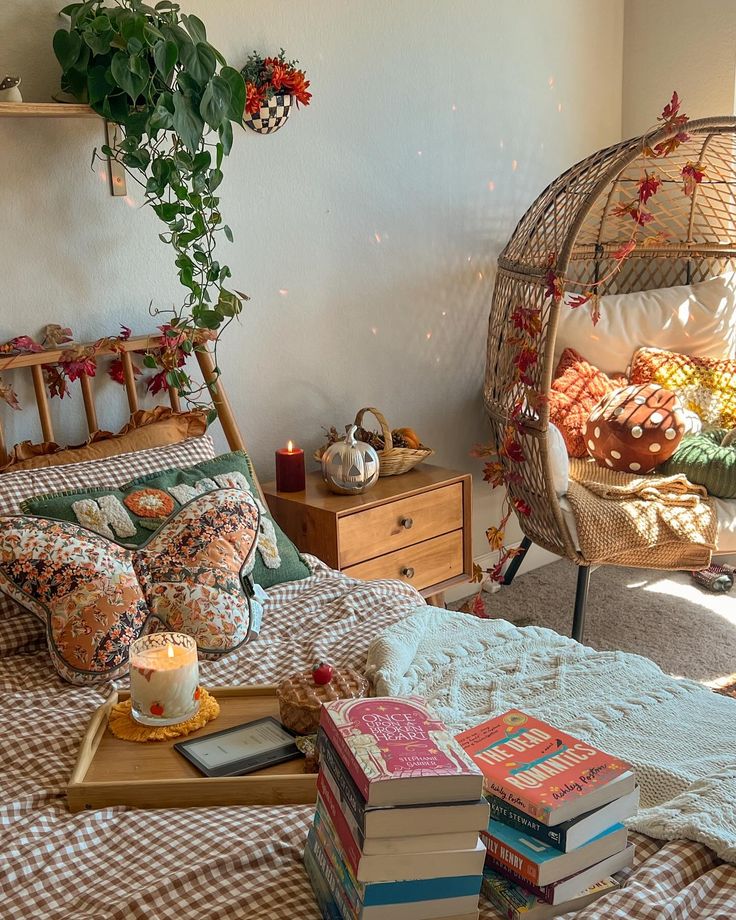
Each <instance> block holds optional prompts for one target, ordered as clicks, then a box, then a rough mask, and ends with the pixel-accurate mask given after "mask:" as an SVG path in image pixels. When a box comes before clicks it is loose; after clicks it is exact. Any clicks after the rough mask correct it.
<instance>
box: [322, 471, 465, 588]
mask: <svg viewBox="0 0 736 920" xmlns="http://www.w3.org/2000/svg"><path fill="white" fill-rule="evenodd" d="M462 526H463V486H462V483H460V482H454V483H452V485H449V486H443V487H442V488H441V489H430V490H429V491H427V492H422V493H421V494H420V495H412V496H410V497H409V498H401V499H398V500H397V501H393V502H387V503H386V504H385V505H381V506H380V507H378V508H369V509H368V510H367V511H357V512H355V514H348V515H346V516H345V517H341V518H340V519H339V521H338V539H339V545H340V568H341V569H343V570H344V569H345V568H346V566H351V565H355V564H357V563H359V562H365V561H366V560H368V559H373V558H374V557H375V556H379V555H384V557H385V554H386V550H389V551H390V550H395V549H400V548H402V547H404V546H412V545H413V544H415V543H421V542H422V541H424V540H428V539H430V538H431V537H436V536H439V535H440V534H446V533H449V532H450V531H452V530H459V529H460V528H462ZM460 571H462V567H461V569H460ZM359 577H361V578H362V577H363V576H359ZM391 577H392V578H393V577H394V576H391ZM438 580H440V579H435V582H436V581H438ZM427 584H432V582H431V581H430V582H427Z"/></svg>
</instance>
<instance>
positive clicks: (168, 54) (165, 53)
mask: <svg viewBox="0 0 736 920" xmlns="http://www.w3.org/2000/svg"><path fill="white" fill-rule="evenodd" d="M178 59H179V49H178V48H177V47H176V42H172V41H160V42H156V44H155V45H154V46H153V62H154V64H155V65H156V70H158V72H159V73H160V74H161V76H162V77H163V78H164V79H165V80H168V78H169V74H170V73H171V71H172V70H173V69H174V66H175V64H176V62H177V60H178Z"/></svg>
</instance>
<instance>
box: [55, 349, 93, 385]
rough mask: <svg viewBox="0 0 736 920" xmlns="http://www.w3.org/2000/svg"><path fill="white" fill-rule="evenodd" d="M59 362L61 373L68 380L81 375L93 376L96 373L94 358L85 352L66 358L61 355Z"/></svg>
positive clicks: (75, 378) (76, 378)
mask: <svg viewBox="0 0 736 920" xmlns="http://www.w3.org/2000/svg"><path fill="white" fill-rule="evenodd" d="M59 364H60V365H61V367H62V373H63V374H64V376H65V377H66V378H67V380H70V381H74V380H78V379H79V378H80V377H82V376H83V375H84V376H87V377H94V376H95V374H96V373H97V365H96V364H95V359H94V358H92V357H90V356H89V355H86V354H84V355H80V356H79V357H73V358H67V359H65V358H64V356H63V355H62V356H61V358H60V359H59Z"/></svg>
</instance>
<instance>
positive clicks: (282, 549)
mask: <svg viewBox="0 0 736 920" xmlns="http://www.w3.org/2000/svg"><path fill="white" fill-rule="evenodd" d="M238 477H239V478H238ZM255 482H256V479H255V473H254V471H253V468H252V466H251V463H250V457H249V456H248V455H247V454H246V453H245V451H242V450H236V451H232V453H229V454H222V455H220V456H219V457H215V459H214V460H204V461H202V462H201V463H197V464H196V465H195V466H190V467H187V468H186V469H181V470H179V469H171V470H163V471H162V472H160V473H151V474H149V475H147V476H140V477H139V478H138V479H133V480H132V481H131V482H127V483H125V485H122V486H119V487H118V488H117V489H87V490H86V491H79V492H57V493H54V494H52V495H36V496H34V497H33V498H29V499H27V500H26V501H24V502H22V504H21V510H22V511H24V512H25V513H26V514H35V515H38V516H39V517H44V518H53V519H55V520H57V521H72V522H73V523H77V524H82V525H83V526H84V527H87V528H89V529H90V530H94V531H95V532H96V533H100V534H102V535H103V536H105V537H107V538H108V539H110V540H115V541H117V542H118V543H122V544H123V545H124V546H140V545H141V544H142V543H145V541H146V540H148V539H149V538H150V537H151V535H152V534H153V533H155V532H156V530H158V528H159V527H160V526H161V524H162V523H163V522H164V520H165V519H166V518H167V517H168V515H169V514H171V513H172V512H173V511H174V510H175V509H176V508H178V507H179V506H180V505H184V504H186V503H187V502H188V501H190V500H191V499H192V498H193V497H194V496H195V495H197V494H199V493H201V492H207V491H209V490H211V489H217V488H220V487H235V488H245V489H247V490H248V491H250V492H252V493H253V494H254V495H255V496H256V499H257V500H258V503H259V506H260V509H261V533H260V535H259V538H258V549H257V552H256V554H255V565H254V567H253V581H254V582H255V583H256V584H257V585H261V587H262V588H272V587H273V586H274V585H280V584H283V583H284V582H287V581H299V580H300V579H302V578H306V577H307V576H308V575H309V574H310V573H309V569H308V568H307V565H306V563H305V562H304V560H303V559H302V557H301V556H300V554H299V551H298V550H297V548H296V546H294V544H293V543H292V542H291V540H290V539H289V538H288V537H287V536H286V534H285V533H284V532H283V531H282V530H281V528H280V527H279V525H278V524H277V523H276V522H275V521H274V520H273V518H272V517H271V515H270V514H269V513H268V508H267V507H266V506H265V505H263V504H262V503H261V501H260V497H259V495H258V490H257V488H256V486H255Z"/></svg>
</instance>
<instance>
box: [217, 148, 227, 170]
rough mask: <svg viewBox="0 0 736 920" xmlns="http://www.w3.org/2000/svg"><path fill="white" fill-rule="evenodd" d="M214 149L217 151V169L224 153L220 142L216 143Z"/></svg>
mask: <svg viewBox="0 0 736 920" xmlns="http://www.w3.org/2000/svg"><path fill="white" fill-rule="evenodd" d="M215 149H216V151H217V168H218V169H219V168H220V167H221V166H222V158H223V156H224V155H225V151H224V150H223V149H222V144H217V145H216V147H215Z"/></svg>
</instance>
